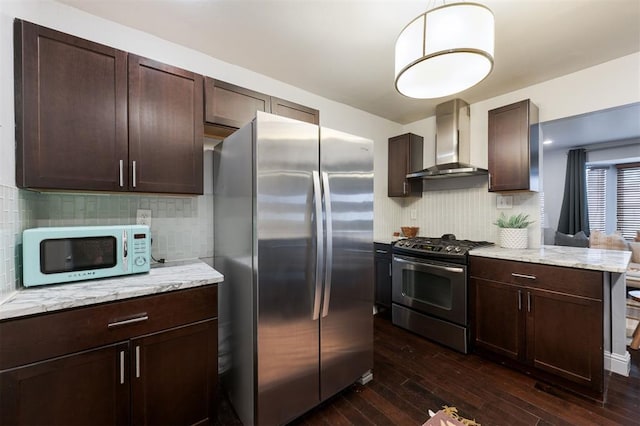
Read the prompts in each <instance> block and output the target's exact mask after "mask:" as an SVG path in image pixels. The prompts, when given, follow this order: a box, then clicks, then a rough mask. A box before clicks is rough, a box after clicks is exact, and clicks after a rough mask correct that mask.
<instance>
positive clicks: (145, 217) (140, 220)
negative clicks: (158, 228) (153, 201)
mask: <svg viewBox="0 0 640 426" xmlns="http://www.w3.org/2000/svg"><path fill="white" fill-rule="evenodd" d="M136 223H137V224H138V225H147V226H148V227H149V228H151V210H145V209H138V211H137V212H136Z"/></svg>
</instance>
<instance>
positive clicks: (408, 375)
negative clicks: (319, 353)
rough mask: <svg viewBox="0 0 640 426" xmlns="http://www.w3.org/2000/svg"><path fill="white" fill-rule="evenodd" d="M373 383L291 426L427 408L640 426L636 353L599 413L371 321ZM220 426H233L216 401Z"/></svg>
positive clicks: (408, 420) (418, 419) (487, 416)
mask: <svg viewBox="0 0 640 426" xmlns="http://www.w3.org/2000/svg"><path fill="white" fill-rule="evenodd" d="M374 326H375V332H374V339H375V341H374V373H373V381H372V382H370V383H368V384H367V385H365V386H361V385H357V384H356V385H352V386H351V387H349V388H348V389H346V390H344V391H343V392H341V393H339V394H338V395H336V396H334V397H333V398H331V399H330V400H328V401H326V402H325V403H323V404H321V405H320V406H319V407H317V408H315V409H313V410H311V411H310V412H308V413H306V414H305V415H303V416H302V417H300V418H298V419H297V420H295V421H294V422H292V423H291V425H301V426H302V425H305V426H307V425H308V426H316V425H323V426H328V425H332V426H333V425H336V426H340V425H422V424H423V423H424V422H425V421H426V420H427V419H428V418H429V414H428V411H429V409H431V410H433V411H437V410H439V409H440V408H441V407H442V406H443V405H448V406H455V407H457V409H458V413H459V414H460V415H461V416H463V417H465V418H468V419H475V421H476V422H478V423H481V424H482V425H483V426H488V425H508V426H512V425H581V426H582V425H640V353H639V351H633V350H630V351H629V352H631V358H632V367H631V374H630V376H629V377H622V376H620V375H617V374H611V375H610V377H609V385H608V393H607V402H606V403H605V404H604V406H600V405H599V404H596V403H593V402H591V401H589V400H587V399H584V398H582V397H578V396H575V395H573V394H570V393H567V392H563V391H561V390H558V389H556V388H551V389H548V387H546V386H544V385H542V384H540V383H539V382H538V381H536V380H535V379H533V378H531V377H529V376H527V375H524V374H522V373H518V372H516V371H513V370H510V369H508V368H506V367H503V366H501V365H499V364H496V363H493V362H491V361H488V360H485V359H483V358H480V357H479V356H477V355H473V354H470V355H463V354H460V353H458V352H455V351H453V350H450V349H447V348H445V347H442V346H440V345H438V344H435V343H432V342H430V341H429V340H426V339H423V338H421V337H419V336H417V335H415V334H412V333H410V332H408V331H405V330H403V329H401V328H398V327H395V326H394V325H392V324H391V321H390V320H389V318H388V317H385V316H384V315H377V316H376V317H375V320H374ZM217 424H218V425H225V426H226V425H239V424H240V422H239V421H238V419H237V417H236V416H235V414H234V413H233V409H232V408H231V407H230V405H229V403H228V402H227V401H226V400H225V399H224V398H222V401H221V403H220V409H219V413H218V422H217Z"/></svg>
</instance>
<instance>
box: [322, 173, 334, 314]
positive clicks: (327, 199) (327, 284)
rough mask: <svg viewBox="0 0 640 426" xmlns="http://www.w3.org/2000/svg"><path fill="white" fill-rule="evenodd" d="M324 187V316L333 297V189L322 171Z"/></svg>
mask: <svg viewBox="0 0 640 426" xmlns="http://www.w3.org/2000/svg"><path fill="white" fill-rule="evenodd" d="M322 188H323V189H324V197H323V198H324V215H325V221H326V225H325V227H326V233H327V259H326V263H325V267H324V297H323V298H322V317H323V318H324V317H326V316H327V315H329V300H330V299H331V269H332V266H333V227H332V221H333V218H332V217H331V189H330V188H329V173H327V172H322Z"/></svg>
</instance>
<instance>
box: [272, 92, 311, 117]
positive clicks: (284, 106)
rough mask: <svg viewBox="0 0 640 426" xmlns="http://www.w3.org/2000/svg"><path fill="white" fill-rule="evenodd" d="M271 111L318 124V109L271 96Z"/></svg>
mask: <svg viewBox="0 0 640 426" xmlns="http://www.w3.org/2000/svg"><path fill="white" fill-rule="evenodd" d="M271 113H273V114H275V115H281V116H283V117H289V118H293V119H295V120H299V121H304V122H305V123H311V124H320V111H318V110H317V109H313V108H309V107H306V106H304V105H300V104H296V103H293V102H289V101H285V100H284V99H279V98H275V97H273V96H271Z"/></svg>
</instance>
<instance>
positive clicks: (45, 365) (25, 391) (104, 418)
mask: <svg viewBox="0 0 640 426" xmlns="http://www.w3.org/2000/svg"><path fill="white" fill-rule="evenodd" d="M128 353H129V350H128V345H127V344H126V343H122V344H118V345H112V346H107V347H102V348H98V349H93V350H89V351H86V352H80V353H76V354H73V355H68V356H63V357H59V358H54V359H51V360H47V361H42V362H38V363H35V364H29V365H27V366H25V367H18V368H14V369H11V370H5V371H3V372H1V373H0V424H4V425H7V424H11V425H122V424H128V423H129V379H128V372H127V369H126V368H125V366H126V365H127V363H128V356H129V355H128Z"/></svg>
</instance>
